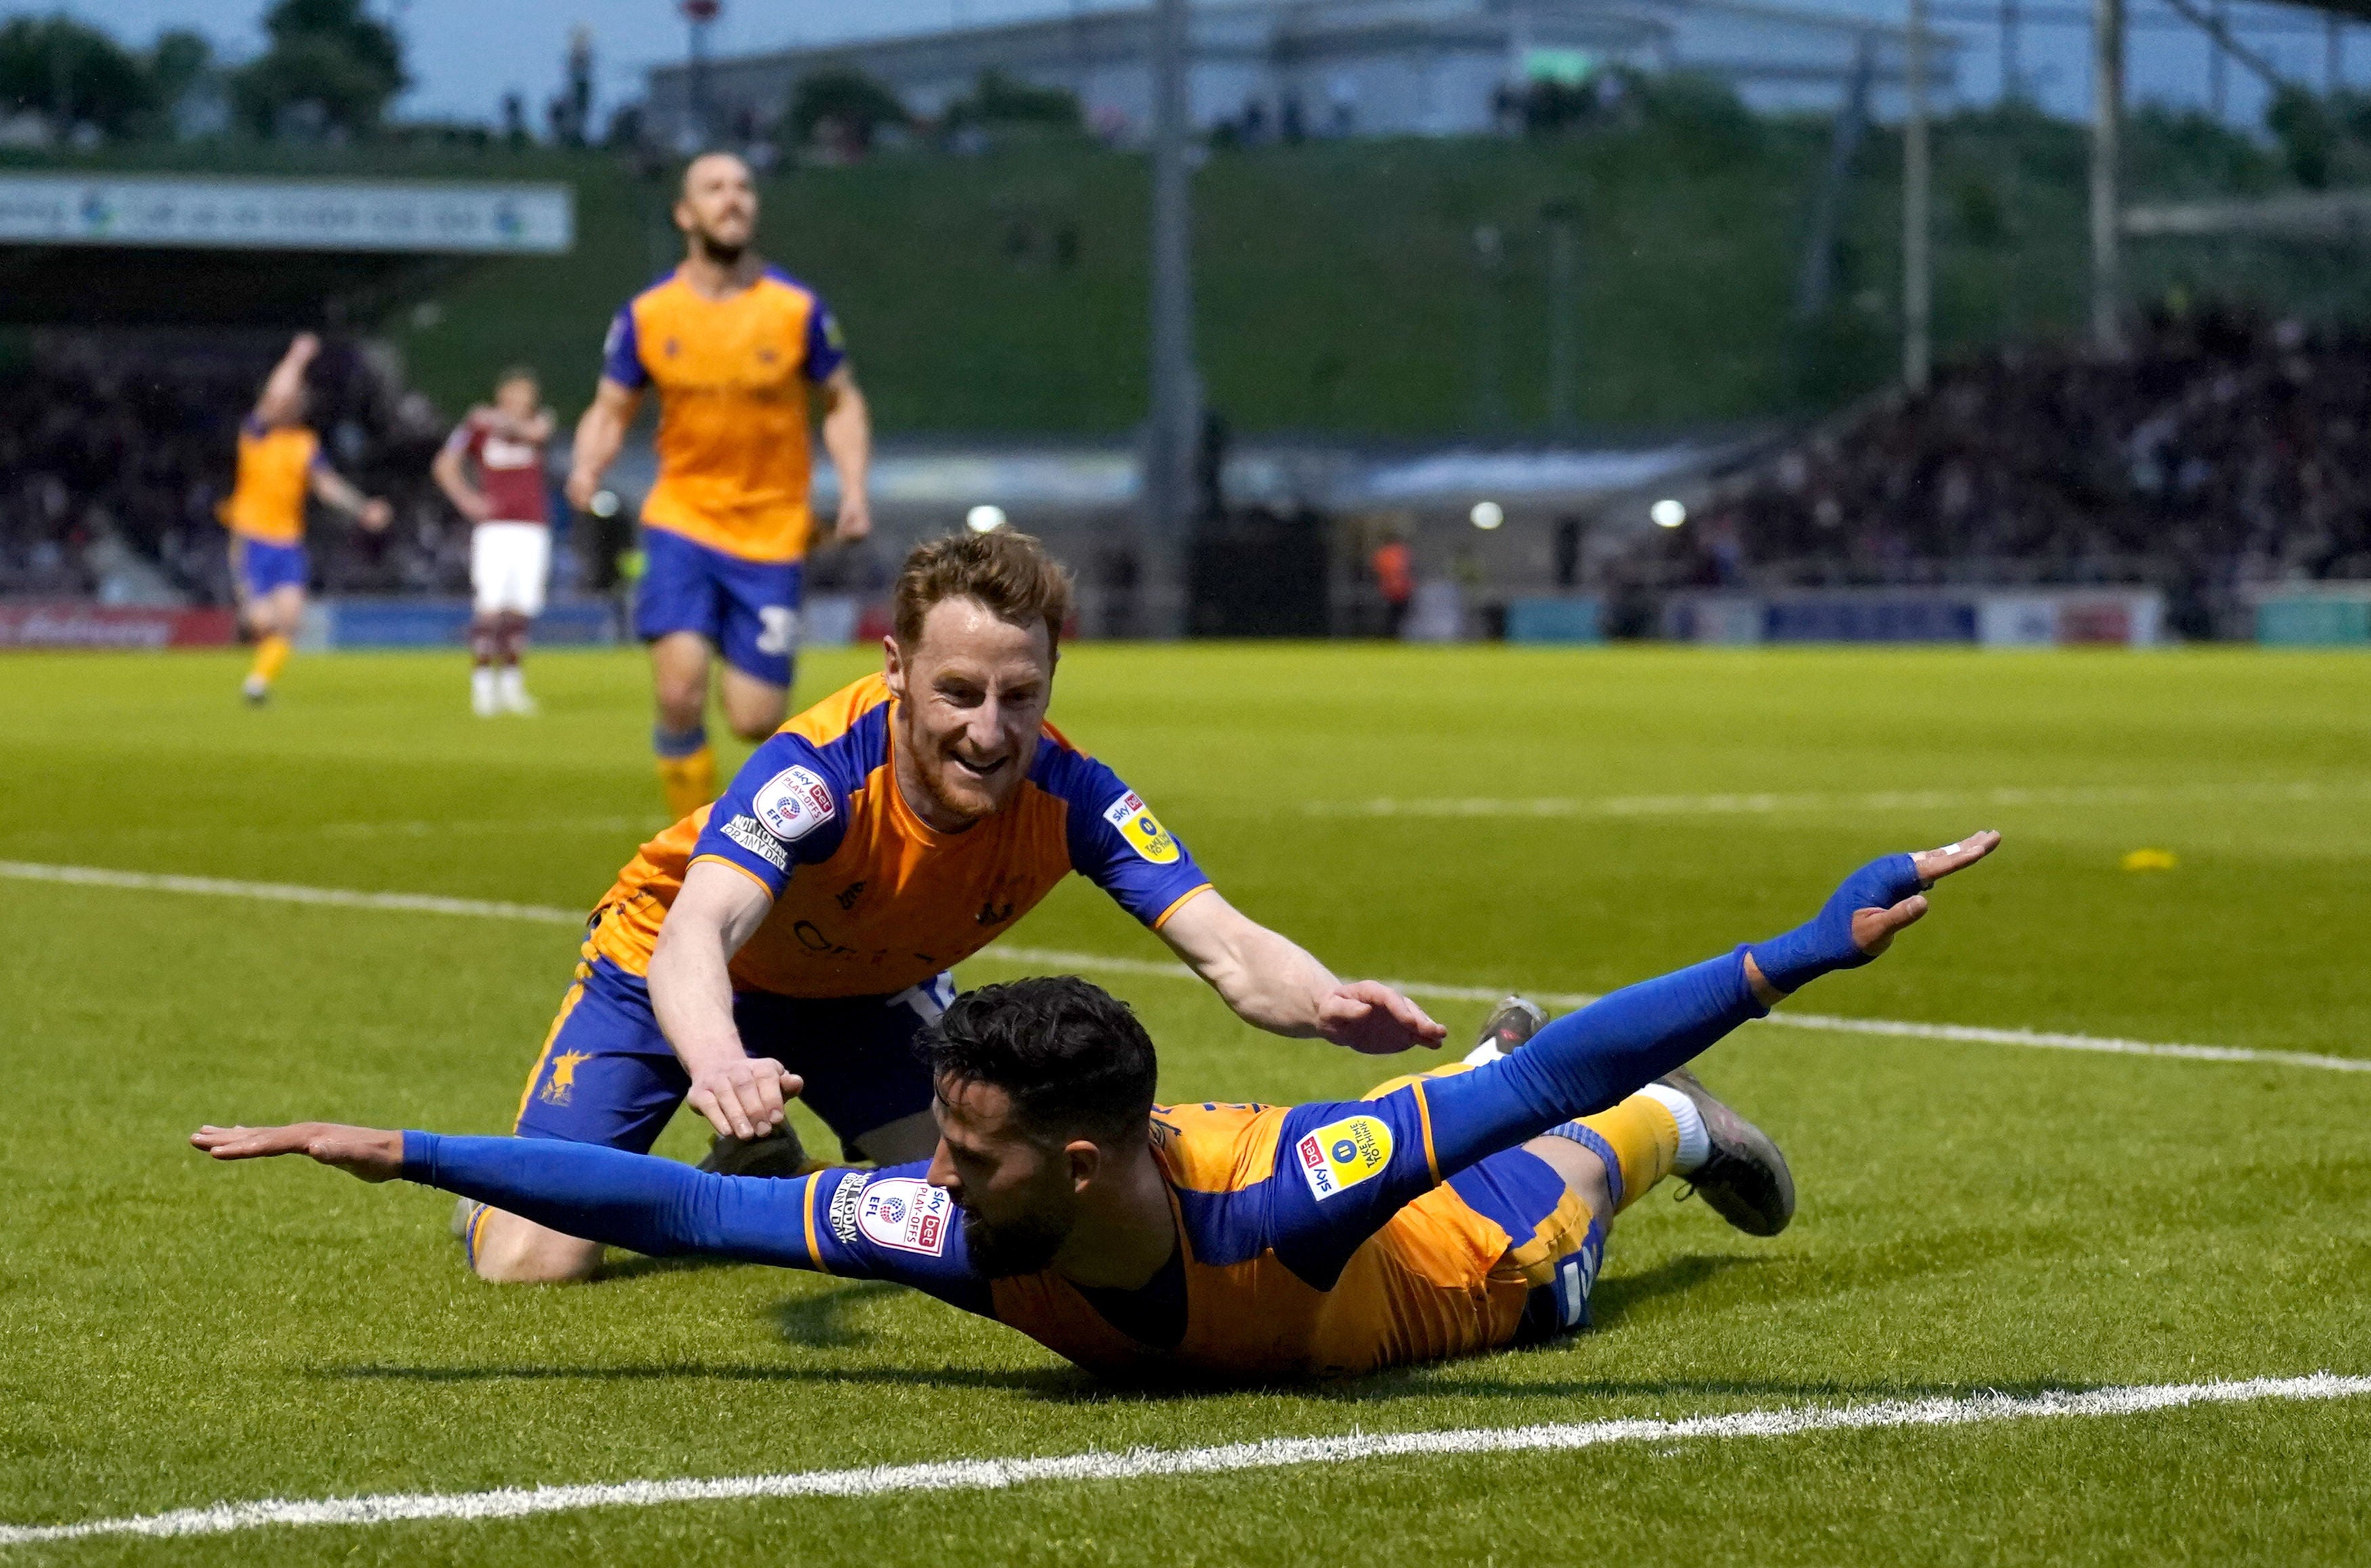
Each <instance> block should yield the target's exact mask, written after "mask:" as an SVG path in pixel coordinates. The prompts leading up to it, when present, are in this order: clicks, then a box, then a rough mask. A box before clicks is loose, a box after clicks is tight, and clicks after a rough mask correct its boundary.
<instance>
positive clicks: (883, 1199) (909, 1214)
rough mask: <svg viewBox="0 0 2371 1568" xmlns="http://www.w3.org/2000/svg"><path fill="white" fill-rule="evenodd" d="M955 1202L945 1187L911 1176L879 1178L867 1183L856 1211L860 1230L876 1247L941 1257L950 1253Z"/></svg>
mask: <svg viewBox="0 0 2371 1568" xmlns="http://www.w3.org/2000/svg"><path fill="white" fill-rule="evenodd" d="M954 1207H955V1205H954V1199H952V1198H950V1197H948V1196H947V1190H946V1189H945V1188H944V1187H933V1186H931V1184H930V1183H929V1182H918V1181H916V1180H915V1179H914V1178H913V1177H911V1176H885V1177H878V1178H876V1179H874V1180H873V1181H870V1182H866V1183H864V1196H863V1198H862V1200H861V1201H860V1202H859V1204H858V1205H857V1210H856V1225H857V1228H858V1229H860V1230H862V1232H863V1233H864V1236H865V1239H867V1240H870V1241H872V1242H873V1244H874V1245H876V1246H881V1247H895V1248H896V1249H897V1251H901V1252H921V1253H924V1254H927V1255H928V1256H930V1257H933V1258H935V1257H937V1256H938V1255H939V1254H940V1253H942V1252H943V1251H946V1250H947V1228H948V1227H949V1226H950V1225H952V1224H954Z"/></svg>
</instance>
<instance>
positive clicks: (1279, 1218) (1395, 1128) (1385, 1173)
mask: <svg viewBox="0 0 2371 1568" xmlns="http://www.w3.org/2000/svg"><path fill="white" fill-rule="evenodd" d="M1468 1076H1471V1075H1468ZM1426 1114H1427V1111H1426V1106H1425V1102H1424V1099H1423V1097H1422V1096H1421V1095H1419V1094H1417V1093H1416V1092H1415V1091H1414V1088H1413V1086H1407V1087H1404V1088H1401V1089H1397V1090H1393V1091H1392V1092H1391V1093H1389V1094H1386V1095H1384V1096H1382V1098H1380V1099H1377V1100H1352V1101H1325V1102H1320V1103H1317V1104H1312V1105H1296V1106H1294V1107H1293V1108H1292V1109H1291V1110H1290V1111H1288V1112H1286V1113H1285V1115H1284V1123H1283V1126H1282V1128H1281V1130H1280V1131H1279V1132H1278V1135H1277V1145H1276V1168H1275V1172H1274V1174H1273V1175H1272V1176H1271V1177H1270V1179H1269V1180H1268V1181H1267V1182H1265V1183H1263V1185H1264V1186H1265V1187H1266V1190H1267V1214H1266V1224H1267V1227H1268V1235H1267V1240H1268V1244H1269V1245H1270V1246H1271V1247H1273V1248H1274V1249H1275V1250H1276V1257H1277V1261H1278V1262H1280V1263H1282V1264H1284V1266H1285V1267H1287V1268H1289V1269H1290V1270H1291V1271H1292V1272H1293V1273H1294V1274H1297V1275H1299V1276H1300V1277H1301V1280H1302V1281H1303V1282H1305V1283H1306V1284H1308V1285H1309V1286H1313V1288H1315V1289H1318V1290H1331V1289H1332V1288H1333V1287H1334V1282H1335V1281H1336V1279H1338V1278H1339V1277H1340V1276H1341V1273H1342V1266H1343V1265H1344V1264H1345V1263H1347V1262H1349V1261H1350V1254H1351V1253H1353V1252H1355V1251H1358V1250H1359V1247H1360V1246H1361V1245H1362V1244H1364V1242H1365V1241H1366V1239H1367V1238H1368V1237H1370V1236H1372V1235H1373V1234H1374V1233H1375V1232H1376V1231H1378V1230H1381V1229H1382V1228H1383V1226H1384V1225H1385V1223H1386V1222H1388V1221H1389V1220H1390V1219H1391V1217H1392V1216H1394V1214H1397V1213H1398V1212H1399V1211H1400V1210H1401V1209H1402V1208H1404V1207H1405V1206H1406V1205H1407V1204H1408V1202H1409V1200H1411V1199H1413V1198H1415V1197H1417V1195H1419V1194H1420V1193H1425V1192H1427V1191H1429V1190H1430V1189H1431V1188H1432V1187H1433V1186H1435V1185H1437V1184H1438V1182H1439V1180H1440V1177H1439V1176H1436V1175H1435V1174H1434V1171H1433V1169H1432V1155H1431V1151H1430V1148H1429V1145H1428V1136H1427V1129H1426V1127H1425V1117H1426ZM1446 1174H1447V1172H1446V1171H1443V1172H1441V1173H1440V1175H1446Z"/></svg>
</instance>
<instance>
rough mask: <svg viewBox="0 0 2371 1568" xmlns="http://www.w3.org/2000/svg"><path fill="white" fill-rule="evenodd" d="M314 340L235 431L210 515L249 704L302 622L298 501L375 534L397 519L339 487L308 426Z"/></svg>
mask: <svg viewBox="0 0 2371 1568" xmlns="http://www.w3.org/2000/svg"><path fill="white" fill-rule="evenodd" d="M319 352H321V340H320V339H318V338H317V337H315V336H314V335H313V334H312V333H310V332H299V333H297V334H296V336H295V338H294V339H292V340H290V342H289V344H288V352H286V353H284V354H283V355H281V356H280V363H278V364H276V365H274V366H272V375H270V376H269V377H268V378H266V380H265V381H264V383H263V390H262V391H261V392H260V393H259V394H257V396H256V399H255V407H254V408H253V409H250V410H249V413H248V416H247V418H246V419H244V420H242V421H240V422H239V427H238V479H237V483H236V484H234V485H233V486H232V488H231V492H230V495H229V497H228V498H227V499H226V500H225V501H224V502H223V503H222V505H221V507H220V508H219V509H217V513H216V515H218V516H219V517H221V519H222V522H223V526H224V527H226V528H228V529H229V530H230V534H231V571H232V574H233V577H234V579H235V581H236V584H237V592H238V613H239V618H240V620H241V621H242V622H244V623H245V625H246V627H247V629H248V631H249V634H250V635H251V636H253V637H254V639H255V664H254V667H253V668H251V669H249V671H248V674H247V681H246V684H245V685H244V686H242V687H241V688H240V689H241V690H242V691H244V692H245V693H246V695H247V700H248V701H249V703H254V704H260V703H262V702H263V701H264V700H265V699H266V698H269V697H270V696H271V695H272V682H273V681H275V680H277V679H279V678H280V671H281V669H282V667H283V666H284V665H285V664H286V663H288V650H289V647H290V644H291V641H292V640H293V639H294V638H295V635H296V630H297V628H298V627H299V626H300V625H302V624H303V622H304V619H305V584H306V581H307V579H308V578H309V576H310V574H311V571H312V563H311V561H310V560H309V559H307V558H306V554H305V499H306V496H308V495H315V496H318V497H320V498H321V500H323V501H324V502H328V503H329V504H330V505H331V506H334V507H336V508H337V509H338V510H339V511H341V512H343V513H346V514H347V515H348V516H350V517H352V518H353V519H354V521H356V522H358V523H360V524H361V525H363V526H364V527H365V528H368V529H370V530H371V531H372V532H373V533H376V532H377V531H378V530H380V529H382V528H384V527H386V526H387V522H388V520H389V519H390V518H391V517H392V516H393V515H394V513H393V511H392V510H391V509H390V508H389V507H388V505H387V502H384V501H380V500H377V499H376V498H375V497H370V496H365V495H364V494H363V492H362V491H360V490H356V489H355V488H354V487H353V485H351V484H348V483H347V482H346V481H345V480H344V479H342V478H340V477H339V476H338V474H337V472H336V470H334V469H332V468H331V467H330V465H329V462H328V461H327V459H325V458H323V457H322V455H321V438H320V437H319V436H318V435H316V434H314V433H313V432H312V431H311V430H310V429H308V428H307V427H306V424H305V401H306V394H305V371H306V366H308V365H310V364H311V363H313V360H314V357H315V356H316V355H318V353H319Z"/></svg>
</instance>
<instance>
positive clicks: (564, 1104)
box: [513, 958, 954, 1154]
mask: <svg viewBox="0 0 2371 1568" xmlns="http://www.w3.org/2000/svg"><path fill="white" fill-rule="evenodd" d="M580 973H581V974H582V976H583V977H582V978H581V979H580V980H579V981H578V982H577V985H578V986H579V987H581V988H580V989H577V990H573V991H572V992H571V993H570V997H569V1000H568V1001H566V1002H565V1003H563V1004H562V1005H561V1017H560V1022H559V1026H558V1027H557V1028H556V1029H554V1030H553V1032H552V1035H551V1040H550V1043H549V1044H548V1045H546V1046H545V1047H544V1052H543V1056H542V1058H541V1059H540V1060H538V1062H537V1063H536V1066H535V1072H534V1075H533V1076H532V1077H531V1078H530V1079H529V1080H528V1083H527V1090H526V1099H525V1100H524V1101H522V1103H521V1105H520V1109H519V1118H518V1124H517V1126H515V1128H514V1129H513V1131H514V1132H515V1133H516V1134H517V1136H520V1137H523V1138H554V1139H557V1140H559V1141H561V1142H562V1143H589V1144H600V1145H602V1146H603V1147H607V1148H622V1149H628V1150H630V1151H632V1152H633V1153H636V1154H647V1153H649V1152H650V1147H651V1145H653V1143H656V1142H657V1141H658V1136H659V1134H660V1133H661V1132H662V1131H664V1130H665V1127H666V1124H667V1123H668V1121H669V1120H670V1119H672V1118H673V1117H674V1115H675V1113H676V1109H677V1107H678V1106H680V1105H681V1104H682V1103H683V1098H684V1096H685V1095H686V1094H688V1093H689V1092H690V1090H691V1079H690V1078H689V1077H688V1075H687V1074H686V1073H685V1072H684V1070H683V1064H682V1063H681V1062H680V1061H678V1060H677V1059H676V1054H675V1051H674V1049H673V1048H672V1047H670V1046H669V1045H668V1044H667V1043H666V1036H665V1034H663V1033H661V1032H660V1031H659V1024H658V1020H657V1018H656V1017H655V1016H653V1013H652V1011H651V993H650V987H649V986H648V985H647V984H646V983H645V982H644V981H643V979H642V976H640V975H638V974H628V973H627V972H626V971H624V970H622V969H620V968H619V967H618V966H617V965H616V964H614V963H610V962H609V961H608V960H607V959H606V958H596V959H595V960H594V961H593V962H592V963H590V964H587V965H586V966H585V967H584V970H582V971H581V972H580ZM952 1000H954V981H953V980H952V979H950V978H949V977H948V976H946V975H940V976H939V977H938V978H937V979H936V980H933V981H931V982H930V983H929V984H928V985H925V986H915V987H914V988H913V989H911V990H909V991H901V992H899V993H897V994H896V996H893V997H827V998H821V999H816V998H808V997H778V996H775V995H773V994H772V993H770V992H766V991H745V992H743V993H742V994H740V995H739V996H736V997H734V999H733V1018H734V1023H736V1024H737V1025H738V1026H739V1027H740V1031H741V1042H742V1043H743V1044H744V1045H746V1046H747V1047H748V1049H749V1053H750V1055H757V1056H771V1057H773V1058H774V1059H775V1060H776V1061H779V1062H781V1064H782V1065H783V1066H786V1067H788V1068H789V1069H790V1070H791V1071H792V1072H794V1073H796V1074H798V1075H799V1076H800V1077H802V1078H805V1079H806V1080H807V1081H806V1090H805V1091H804V1093H803V1094H802V1095H801V1096H800V1098H801V1099H803V1100H804V1101H806V1103H807V1105H808V1107H809V1108H810V1109H812V1110H813V1111H814V1112H815V1114H816V1115H818V1116H820V1117H822V1118H823V1121H824V1124H825V1125H827V1126H828V1127H829V1128H831V1130H832V1131H833V1132H834V1133H837V1134H838V1135H839V1139H840V1141H841V1142H842V1143H843V1144H845V1143H847V1142H848V1141H849V1140H850V1139H851V1138H854V1137H856V1136H859V1135H861V1134H863V1133H869V1132H871V1131H873V1129H874V1128H876V1127H880V1126H885V1125H886V1124H889V1123H891V1122H895V1121H897V1120H899V1119H901V1118H903V1117H906V1116H910V1115H912V1114H914V1113H916V1112H918V1111H928V1110H929V1109H930V1108H931V1074H930V1069H929V1068H928V1067H927V1066H924V1065H923V1063H922V1059H921V1057H920V1056H919V1055H918V1054H917V1053H916V1051H915V1049H914V1037H915V1036H916V1035H918V1034H919V1033H920V1032H921V1031H922V1030H923V1028H924V1027H925V1026H927V1025H928V1024H930V1023H931V1022H933V1021H934V1020H936V1019H937V1018H938V1016H939V1014H940V1013H941V1012H943V1011H944V1010H945V1009H946V1005H947V1003H948V1002H950V1001H952Z"/></svg>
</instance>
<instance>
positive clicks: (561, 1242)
mask: <svg viewBox="0 0 2371 1568" xmlns="http://www.w3.org/2000/svg"><path fill="white" fill-rule="evenodd" d="M469 1263H470V1266H471V1267H472V1268H474V1269H475V1270H476V1271H477V1274H478V1277H479V1278H480V1279H482V1280H484V1281H485V1282H486V1283H487V1284H489V1285H570V1284H573V1283H576V1282H578V1281H580V1280H588V1279H591V1278H592V1277H593V1275H594V1274H595V1273H596V1271H597V1270H598V1269H599V1268H600V1266H601V1244H600V1243H599V1242H597V1241H585V1240H581V1239H578V1238H576V1237H573V1236H563V1235H561V1233H560V1232H559V1231H557V1230H549V1229H546V1228H544V1227H542V1226H540V1225H538V1224H536V1223H535V1222H534V1221H533V1220H531V1219H521V1218H520V1217H519V1216H517V1215H515V1214H504V1213H503V1211H502V1210H500V1209H489V1210H487V1211H486V1212H485V1214H484V1215H483V1216H480V1218H479V1221H478V1225H477V1234H476V1236H475V1237H473V1238H472V1239H471V1244H470V1249H469Z"/></svg>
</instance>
